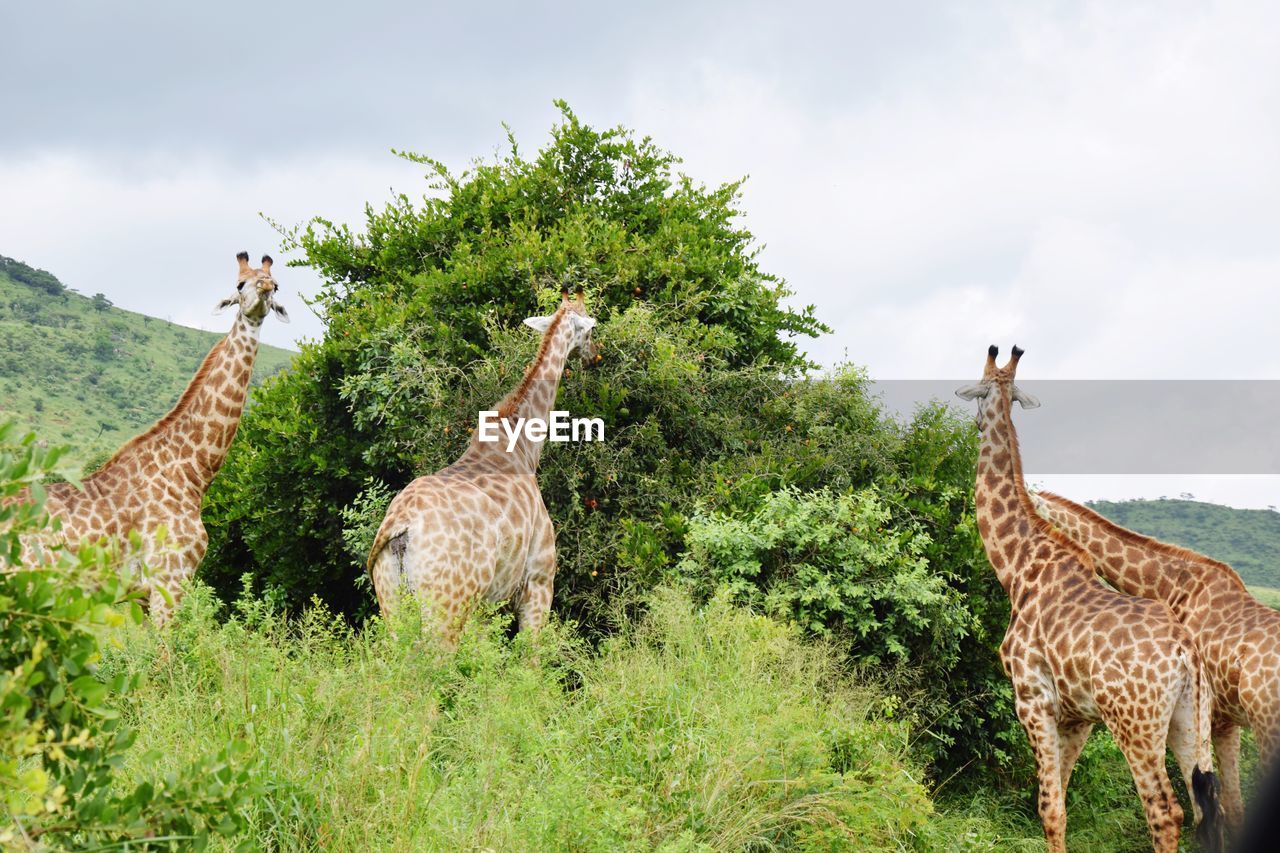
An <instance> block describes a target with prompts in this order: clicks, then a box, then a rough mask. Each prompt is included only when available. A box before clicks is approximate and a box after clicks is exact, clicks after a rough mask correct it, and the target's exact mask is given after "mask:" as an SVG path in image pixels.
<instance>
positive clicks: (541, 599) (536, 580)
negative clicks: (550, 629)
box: [517, 523, 556, 634]
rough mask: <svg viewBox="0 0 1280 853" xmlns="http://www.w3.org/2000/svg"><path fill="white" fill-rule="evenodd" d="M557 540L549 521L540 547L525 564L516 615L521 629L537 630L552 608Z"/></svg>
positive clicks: (540, 627)
mask: <svg viewBox="0 0 1280 853" xmlns="http://www.w3.org/2000/svg"><path fill="white" fill-rule="evenodd" d="M555 577H556V543H555V532H554V531H553V530H552V528H551V525H550V524H549V523H548V525H547V527H546V530H545V531H544V534H543V536H542V545H541V547H539V548H537V549H534V552H533V553H531V554H530V555H529V560H528V563H527V565H526V567H525V581H524V590H523V592H522V593H521V596H520V602H519V605H518V611H517V615H518V618H519V621H520V630H521V631H532V632H533V633H535V634H536V633H538V631H539V630H541V629H542V625H543V623H544V622H546V620H547V611H549V610H550V609H551V596H552V593H553V592H554V589H555Z"/></svg>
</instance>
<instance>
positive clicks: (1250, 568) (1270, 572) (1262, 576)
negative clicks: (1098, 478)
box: [1089, 498, 1280, 587]
mask: <svg viewBox="0 0 1280 853" xmlns="http://www.w3.org/2000/svg"><path fill="white" fill-rule="evenodd" d="M1089 506H1090V507H1092V508H1093V509H1094V510H1095V511H1097V512H1100V513H1102V514H1103V515H1105V516H1106V517H1107V518H1109V519H1111V520H1112V521H1114V522H1115V523H1116V524H1119V525H1121V526H1123V527H1127V528H1129V529H1130V530H1136V531H1137V532H1139V533H1144V534H1146V535H1147V536H1154V537H1155V538H1156V539H1159V540H1161V541H1163V542H1170V543H1172V544H1174V545H1181V546H1182V547H1184V548H1190V549H1192V550H1194V551H1199V552H1200V553H1201V554H1204V555H1206V556H1209V557H1213V558H1214V559H1215V560H1221V561H1222V562H1224V563H1228V564H1230V566H1231V567H1232V568H1233V569H1235V570H1236V571H1237V572H1239V573H1240V577H1241V578H1243V579H1244V582H1245V583H1246V584H1249V585H1250V586H1262V587H1280V512H1276V511H1275V510H1269V509H1235V508H1233V507H1229V506H1219V505H1218V504H1210V503H1203V502H1201V501H1196V500H1172V499H1163V498H1162V499H1160V500H1132V501H1119V502H1115V501H1094V502H1093V503H1091V504H1089Z"/></svg>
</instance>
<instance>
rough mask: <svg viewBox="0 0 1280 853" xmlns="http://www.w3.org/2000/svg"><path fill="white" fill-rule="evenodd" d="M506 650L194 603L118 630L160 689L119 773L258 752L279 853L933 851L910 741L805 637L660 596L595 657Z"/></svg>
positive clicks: (482, 635)
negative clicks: (318, 852)
mask: <svg viewBox="0 0 1280 853" xmlns="http://www.w3.org/2000/svg"><path fill="white" fill-rule="evenodd" d="M408 609H410V608H406V610H408ZM507 635H508V623H507V620H505V619H504V618H502V617H500V616H497V615H495V614H489V615H488V616H487V617H485V618H479V619H475V620H473V623H472V624H471V625H470V626H469V627H468V630H467V632H466V633H465V635H464V638H463V641H462V644H461V647H460V648H459V650H458V652H457V654H456V655H454V656H451V657H445V656H441V655H439V654H438V653H436V652H435V651H433V649H432V646H431V645H430V644H427V643H425V642H423V641H421V640H420V639H418V638H419V637H420V636H421V635H420V633H419V632H418V631H417V630H415V629H414V626H412V625H406V626H401V627H400V630H396V631H390V630H387V629H386V628H385V627H384V626H382V625H381V624H380V623H374V624H373V625H371V626H370V627H369V628H367V629H366V630H364V631H362V632H353V631H352V630H350V629H349V628H348V627H346V626H345V624H344V623H342V622H341V621H339V620H336V619H334V618H331V617H329V616H327V615H326V614H325V613H324V612H323V611H322V610H320V609H316V610H313V611H312V612H311V613H310V614H309V615H308V616H306V617H305V618H304V619H302V620H300V621H295V622H286V621H283V620H281V619H278V618H277V617H276V616H275V615H273V614H272V613H271V612H270V610H269V609H268V608H267V606H266V605H264V604H262V603H261V602H257V601H253V600H251V599H248V598H246V599H245V600H243V601H242V602H241V603H240V604H239V605H238V606H237V608H236V609H235V611H234V612H233V613H230V614H228V613H225V612H220V611H219V608H218V605H217V604H216V602H215V600H214V598H213V596H212V595H211V594H210V593H209V592H208V590H207V589H204V588H201V587H196V588H195V589H194V590H193V591H192V592H191V594H189V595H188V596H187V598H186V600H185V602H184V607H183V610H182V613H181V614H180V616H179V617H178V619H177V621H176V623H175V624H174V625H172V626H171V627H170V629H168V630H167V631H165V632H162V633H161V632H156V631H154V630H151V629H148V628H138V629H133V630H130V631H127V632H124V633H121V634H119V635H116V636H114V637H113V638H111V639H112V642H111V646H112V651H111V653H110V655H109V656H108V659H107V661H106V664H105V666H106V667H107V668H108V669H112V668H123V669H129V670H133V671H141V672H144V673H147V677H146V682H145V684H144V685H143V686H142V687H141V688H140V689H139V691H138V692H137V693H136V695H135V696H134V697H133V700H132V705H131V707H130V708H129V711H128V714H129V717H130V718H131V722H132V724H133V725H134V726H135V727H136V728H137V730H138V732H139V743H138V747H139V748H138V749H136V750H134V751H133V753H134V754H135V755H141V754H142V753H144V752H149V753H150V754H149V756H148V757H147V758H146V759H142V758H136V759H134V764H132V765H131V766H127V767H125V768H123V775H124V776H125V777H126V778H129V777H132V776H135V775H138V776H140V775H143V774H144V773H149V774H154V773H155V772H156V770H157V769H160V770H161V771H163V770H166V769H170V768H177V767H179V766H181V765H183V764H184V763H186V762H188V761H189V760H190V759H191V758H192V757H193V756H197V755H200V754H205V753H207V752H208V751H209V750H211V749H214V748H220V747H221V746H224V745H226V744H228V743H234V742H243V743H245V744H247V746H248V749H247V750H246V751H245V754H247V755H250V756H255V759H254V761H255V768H254V772H255V773H257V774H259V775H260V776H261V778H262V780H263V781H264V783H265V786H264V790H265V791H266V792H267V793H266V794H265V795H264V796H263V798H262V802H260V803H259V804H258V808H257V810H256V812H255V814H253V815H251V816H250V818H251V820H252V822H253V830H252V833H251V837H250V838H249V839H246V840H250V841H252V842H255V843H256V844H258V845H261V846H263V847H266V848H282V849H326V850H351V849H423V850H446V849H447V850H456V849H478V848H492V849H498V850H551V849H571V850H650V849H662V850H669V851H677V850H730V849H774V848H779V847H786V848H790V849H840V848H847V847H850V846H854V847H857V848H862V849H866V848H874V849H885V848H901V847H909V846H920V845H922V844H924V845H925V846H933V845H932V844H929V843H927V841H926V838H927V837H928V836H930V835H932V832H931V831H930V829H929V821H930V820H931V819H932V817H931V812H932V808H931V805H930V802H929V799H928V796H927V792H926V791H925V789H924V788H923V787H922V785H921V784H920V782H919V780H918V776H919V774H918V772H917V770H916V769H915V768H914V767H913V766H912V764H911V762H910V761H909V760H908V758H907V757H906V756H907V752H906V739H907V733H906V731H905V728H904V727H903V726H902V724H900V723H895V722H891V721H888V720H886V719H884V718H883V714H878V713H877V708H878V707H879V697H878V696H877V694H876V693H875V692H874V691H873V690H871V689H869V688H866V687H864V686H860V685H859V684H858V683H857V681H856V680H855V679H853V678H852V677H850V675H849V674H848V673H847V672H845V671H844V670H842V668H841V666H840V665H839V664H838V663H837V660H838V658H837V656H836V655H834V654H833V653H831V651H830V650H829V649H826V648H825V647H823V646H821V645H813V644H810V643H805V642H802V641H801V640H800V639H799V637H798V635H797V633H796V632H795V631H794V630H793V629H792V628H790V627H787V626H784V625H781V624H779V623H778V622H775V621H773V620H770V619H767V618H765V617H761V616H758V615H753V614H751V613H749V612H747V611H745V610H743V609H740V608H736V607H734V606H732V605H730V604H729V603H727V602H725V601H723V600H717V601H715V602H713V603H712V604H710V605H709V606H707V607H705V608H702V609H697V608H695V607H694V606H693V605H692V604H691V603H690V602H689V600H688V599H687V598H685V597H684V596H682V595H681V594H678V593H676V592H673V591H670V590H664V591H660V592H659V593H658V594H656V595H655V596H654V597H653V599H652V600H651V602H650V606H649V608H648V610H647V615H646V616H645V617H644V618H643V619H642V620H641V621H639V622H638V623H635V624H632V625H630V626H628V627H626V628H624V630H622V631H621V632H620V633H619V634H618V636H616V637H614V638H613V639H611V640H610V641H608V642H607V643H606V644H605V645H604V647H603V648H601V649H596V650H588V649H586V648H584V647H583V646H582V645H581V644H580V643H579V642H578V641H577V640H576V639H575V637H574V634H573V632H572V631H571V630H569V629H567V628H565V627H563V626H557V625H552V626H551V627H550V628H548V629H547V630H546V631H544V632H543V634H542V635H541V636H540V637H539V638H538V639H537V640H536V641H531V640H530V639H529V638H528V637H526V636H523V635H521V636H518V637H516V638H515V639H514V640H512V639H509V638H508V636H507Z"/></svg>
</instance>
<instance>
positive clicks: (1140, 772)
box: [1111, 724, 1183, 853]
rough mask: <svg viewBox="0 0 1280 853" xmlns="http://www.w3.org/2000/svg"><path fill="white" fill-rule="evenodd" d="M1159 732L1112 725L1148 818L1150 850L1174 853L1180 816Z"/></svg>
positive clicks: (1152, 728)
mask: <svg viewBox="0 0 1280 853" xmlns="http://www.w3.org/2000/svg"><path fill="white" fill-rule="evenodd" d="M1162 728H1163V727H1162V726H1155V725H1143V726H1137V725H1116V724H1113V725H1112V726H1111V733H1112V735H1113V736H1114V737H1115V739H1116V744H1117V745H1118V746H1119V747H1120V751H1121V752H1123V753H1124V757H1125V759H1126V760H1127V761H1128V762H1129V772H1130V773H1132V774H1133V783H1134V785H1135V786H1136V787H1137V789H1138V796H1139V798H1141V800H1142V808H1143V811H1145V812H1146V815H1147V827H1148V829H1150V831H1151V845H1152V847H1153V848H1154V849H1155V851H1156V853H1176V851H1177V849H1178V835H1179V834H1180V831H1181V828H1182V818H1183V813H1182V806H1181V805H1179V804H1178V799H1177V797H1175V796H1174V794H1173V785H1171V784H1170V783H1169V774H1168V773H1167V772H1165V766H1164V746H1165V745H1164V740H1165V738H1164V734H1165V733H1164V731H1161V729H1162Z"/></svg>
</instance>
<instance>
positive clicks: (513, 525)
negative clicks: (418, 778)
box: [368, 289, 600, 648]
mask: <svg viewBox="0 0 1280 853" xmlns="http://www.w3.org/2000/svg"><path fill="white" fill-rule="evenodd" d="M525 325H527V326H529V327H531V328H533V329H535V330H537V331H539V332H541V334H542V340H541V342H540V344H539V346H538V351H537V354H536V355H535V356H534V359H533V361H532V363H531V364H530V365H529V366H528V368H527V369H526V370H525V373H524V377H523V378H522V379H521V380H520V383H519V384H518V385H517V386H516V388H515V389H514V390H513V391H511V393H509V394H508V395H507V396H506V397H505V398H504V399H503V400H502V401H501V402H500V403H499V404H498V405H497V406H495V407H494V408H493V409H492V410H491V411H492V412H494V413H495V419H496V421H497V422H498V423H499V424H505V425H506V426H505V427H504V429H506V430H508V432H514V433H515V434H516V435H517V438H516V440H515V441H514V442H495V441H483V440H481V439H480V437H479V435H478V433H479V430H477V434H475V435H473V436H472V438H471V443H470V445H469V446H468V447H467V450H466V452H464V453H463V454H462V456H461V457H460V458H459V459H458V460H457V461H456V462H454V463H453V464H452V465H449V466H448V467H446V468H444V469H442V470H440V471H437V472H435V473H434V474H428V475H426V476H422V477H419V478H417V479H416V480H414V481H413V482H412V483H410V484H409V485H408V486H406V487H405V489H404V490H403V491H401V492H400V493H399V494H398V495H396V497H395V498H394V499H393V500H392V501H391V504H390V505H389V506H388V507H387V513H386V516H385V517H384V518H383V520H382V524H381V525H380V526H379V528H378V532H377V534H376V535H375V537H374V542H373V547H372V548H371V549H370V552H369V560H368V570H369V574H370V576H371V578H372V580H373V588H374V591H375V593H376V594H377V597H378V605H379V608H380V610H381V611H382V613H383V614H384V615H391V614H392V613H394V612H395V609H396V607H397V605H398V603H399V602H400V600H401V599H402V598H404V597H405V596H406V594H407V595H409V596H412V598H413V599H415V600H416V601H417V602H418V604H419V606H420V607H422V608H423V610H424V616H425V617H426V618H427V619H428V620H431V621H433V622H434V623H435V627H436V629H437V630H438V631H439V634H440V637H441V640H442V642H443V643H444V644H445V646H446V647H449V648H452V647H454V646H456V645H457V641H458V637H459V635H460V633H461V631H462V628H463V625H464V624H465V622H466V619H467V616H468V615H469V613H470V612H471V608H472V607H473V606H474V604H475V603H476V601H477V600H479V599H481V598H483V599H487V600H490V601H495V602H510V603H512V604H514V605H515V607H516V612H517V616H518V619H519V623H520V628H521V630H532V631H536V630H538V628H540V627H541V626H542V624H543V622H544V621H545V619H546V615H547V611H548V609H549V608H550V607H551V596H552V591H553V587H554V582H555V573H556V547H555V530H554V529H553V527H552V524H551V517H550V516H549V515H548V514H547V508H546V505H545V503H544V502H543V500H542V492H541V491H540V490H539V488H538V478H537V472H538V461H539V459H540V458H541V454H542V450H543V446H544V444H545V443H546V435H545V433H537V432H535V433H534V434H533V435H530V434H529V432H528V431H527V430H523V429H521V430H515V429H514V428H513V425H515V424H517V423H522V422H523V423H527V422H529V421H532V420H542V421H545V420H546V419H547V418H548V416H549V415H550V413H551V411H552V406H553V405H554V403H555V399H556V392H557V390H558V388H559V384H560V379H561V377H562V375H563V374H564V370H565V365H566V363H567V361H568V358H569V356H570V355H571V354H572V353H574V352H577V353H578V355H579V357H580V358H581V359H582V362H583V363H584V364H585V365H591V364H594V363H595V362H596V361H598V360H599V358H600V356H599V355H598V353H597V352H596V348H595V344H594V342H593V340H592V330H593V329H594V327H595V319H594V318H593V317H591V316H589V315H588V314H587V312H586V306H585V301H584V297H583V294H582V291H581V289H579V290H578V292H577V294H576V295H575V296H570V295H569V293H568V292H567V291H566V292H564V293H562V298H561V302H560V306H559V308H558V309H557V310H556V311H555V313H553V314H551V315H549V316H546V317H530V318H528V319H527V320H525Z"/></svg>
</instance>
